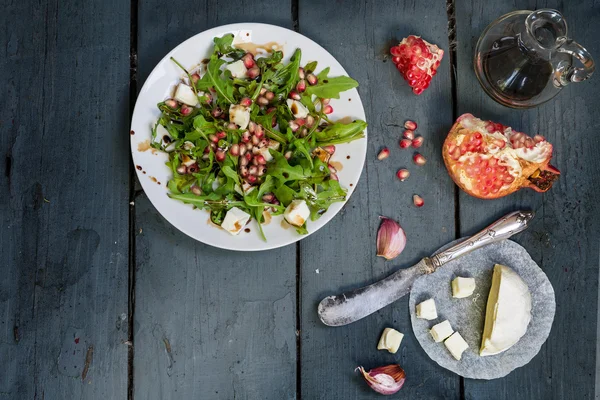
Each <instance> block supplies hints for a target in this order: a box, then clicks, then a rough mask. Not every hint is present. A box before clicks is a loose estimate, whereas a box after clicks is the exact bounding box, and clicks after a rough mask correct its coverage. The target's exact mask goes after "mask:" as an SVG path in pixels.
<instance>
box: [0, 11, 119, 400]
mask: <svg viewBox="0 0 600 400" xmlns="http://www.w3.org/2000/svg"><path fill="white" fill-rule="evenodd" d="M129 22H130V19H129V4H128V3H127V2H120V1H96V2H77V1H60V2H58V1H50V2H40V3H36V4H35V5H33V4H31V2H3V6H2V13H1V14H0V26H2V29H1V30H0V43H2V47H1V48H2V50H0V51H1V53H2V56H1V59H0V75H2V81H3V83H4V85H3V88H4V89H3V95H2V96H1V97H0V109H1V110H2V116H1V117H0V132H1V133H0V154H1V156H2V162H1V163H0V169H2V173H1V175H0V176H1V178H0V180H1V183H0V198H1V199H2V200H1V201H0V220H1V223H0V265H1V267H0V270H1V274H0V363H1V364H2V372H1V373H0V398H1V399H35V398H37V399H44V398H45V399H75V398H85V399H109V398H115V399H116V398H125V397H126V394H127V345H126V344H123V342H124V341H126V340H127V336H128V331H127V270H128V220H127V215H128V209H129V205H128V202H129V200H128V187H129V183H128V182H129V165H130V163H129V149H128V147H129V146H128V135H127V132H128V128H127V127H128V125H129V116H128V111H127V104H128V100H127V96H128V83H129V56H128V55H129ZM86 360H87V362H86Z"/></svg>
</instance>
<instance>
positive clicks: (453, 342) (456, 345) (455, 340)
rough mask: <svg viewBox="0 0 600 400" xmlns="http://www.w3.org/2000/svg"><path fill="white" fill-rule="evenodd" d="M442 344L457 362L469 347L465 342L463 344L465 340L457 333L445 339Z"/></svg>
mask: <svg viewBox="0 0 600 400" xmlns="http://www.w3.org/2000/svg"><path fill="white" fill-rule="evenodd" d="M444 344H445V345H446V348H447V349H448V350H449V351H450V353H451V354H452V356H453V357H454V358H456V359H457V360H460V359H461V357H462V353H463V352H464V351H465V350H466V349H468V348H469V345H468V344H467V342H465V339H463V337H462V336H460V333H458V332H454V333H453V334H452V336H450V337H449V338H448V339H446V341H445V342H444Z"/></svg>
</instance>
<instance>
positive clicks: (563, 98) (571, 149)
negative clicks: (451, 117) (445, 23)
mask: <svg viewBox="0 0 600 400" xmlns="http://www.w3.org/2000/svg"><path fill="white" fill-rule="evenodd" d="M536 8H557V9H559V10H560V11H562V12H563V13H564V15H565V18H566V19H567V22H568V24H569V28H570V36H572V37H573V38H575V39H576V40H577V41H579V42H580V43H582V44H583V45H584V46H586V47H587V49H588V50H589V51H590V52H591V53H592V54H593V55H595V56H596V59H598V57H599V55H600V44H599V43H598V40H597V38H598V36H599V35H600V28H599V26H600V14H599V12H598V11H599V10H598V6H597V4H595V3H594V1H581V2H577V3H576V4H575V3H569V2H556V1H547V2H546V1H545V2H542V3H540V2H533V1H517V2H516V3H514V2H513V3H509V2H501V3H498V2H493V3H490V2H480V1H466V0H457V1H456V16H457V31H458V48H457V53H458V58H457V60H458V108H459V113H464V112H470V113H472V114H474V115H476V116H479V117H481V118H484V119H492V120H495V121H498V122H501V123H503V124H506V125H511V126H513V127H514V128H515V129H517V130H519V131H523V132H526V133H528V134H531V135H534V134H537V133H539V134H541V135H544V136H546V137H547V138H548V140H549V141H550V142H552V143H553V144H554V149H555V150H554V159H553V164H554V165H556V166H557V167H558V168H559V169H560V170H561V171H562V174H561V177H560V180H559V181H558V182H557V183H556V184H555V185H554V187H553V188H552V189H551V190H550V191H549V192H547V193H546V194H543V195H541V194H537V193H535V192H533V191H531V190H527V189H524V190H522V191H520V192H517V193H516V194H513V195H511V196H510V197H506V198H503V199H500V200H495V201H483V200H477V199H474V198H471V197H469V196H468V195H466V194H464V193H461V195H460V210H461V212H460V221H461V233H463V234H469V233H472V232H474V231H475V230H476V229H477V228H479V227H480V226H481V225H482V224H484V223H485V222H488V221H490V220H492V219H494V217H496V216H500V215H501V214H503V213H504V212H506V211H508V210H513V209H517V208H529V209H533V210H535V211H536V212H537V216H536V218H535V220H534V222H533V226H532V228H530V229H529V230H527V231H526V232H524V233H522V234H520V235H519V236H517V237H516V241H517V242H519V243H521V244H522V245H523V246H525V248H527V249H528V251H529V252H530V254H531V255H532V257H533V258H534V260H536V261H537V262H538V264H539V265H540V266H541V267H542V269H544V271H545V272H546V274H548V277H549V278H550V281H551V282H552V284H553V286H554V290H555V292H556V303H557V310H556V317H555V321H554V325H553V329H552V332H551V334H550V337H549V339H548V341H547V343H546V344H545V345H544V346H543V347H542V349H541V351H540V354H538V355H537V356H536V357H535V358H534V359H533V360H532V361H531V363H530V364H528V365H527V366H525V367H523V368H520V369H517V370H516V371H514V372H513V373H511V374H510V375H508V376H507V377H505V378H502V379H498V380H495V381H492V382H483V381H473V380H467V381H466V382H465V394H466V398H467V399H482V398H496V399H514V398H527V399H550V398H564V399H591V398H593V396H594V379H595V373H594V372H595V367H596V360H595V357H596V351H595V349H596V335H597V333H596V330H597V328H596V325H597V303H598V253H599V248H598V231H599V230H600V218H599V216H600V206H599V200H600V196H599V192H598V186H599V185H600V178H599V176H600V174H599V172H600V168H599V167H598V164H597V160H598V154H599V152H600V142H599V141H598V137H597V131H598V119H597V116H596V115H595V113H597V109H598V107H597V104H596V103H597V99H596V97H597V95H596V94H597V92H598V90H599V88H600V80H598V77H597V76H595V77H593V78H592V79H591V80H590V81H588V82H585V83H581V84H573V85H570V86H568V87H567V88H566V89H564V90H563V91H562V93H560V94H559V95H558V97H556V98H555V99H553V100H552V101H550V102H548V103H547V104H544V105H542V106H540V107H538V108H535V109H532V110H527V111H520V110H512V109H509V108H505V107H502V106H500V105H498V104H496V103H494V102H493V101H492V100H491V99H490V98H488V97H487V96H486V95H485V93H484V92H483V89H482V88H481V87H480V86H479V83H478V82H477V80H476V78H475V74H474V72H473V68H472V57H473V49H474V46H475V43H476V41H477V39H478V37H479V35H480V33H481V32H482V31H483V29H485V27H486V26H487V25H488V24H489V23H490V22H492V21H493V20H494V19H495V18H497V17H499V16H501V15H503V14H505V13H507V12H510V11H513V10H515V9H530V10H532V9H536Z"/></svg>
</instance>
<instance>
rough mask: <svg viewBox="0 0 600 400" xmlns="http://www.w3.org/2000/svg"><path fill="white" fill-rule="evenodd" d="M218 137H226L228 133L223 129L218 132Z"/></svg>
mask: <svg viewBox="0 0 600 400" xmlns="http://www.w3.org/2000/svg"><path fill="white" fill-rule="evenodd" d="M217 137H218V138H219V139H225V138H226V137H227V134H226V133H225V132H223V131H221V132H218V133H217Z"/></svg>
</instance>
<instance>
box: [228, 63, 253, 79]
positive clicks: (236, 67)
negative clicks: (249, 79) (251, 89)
mask: <svg viewBox="0 0 600 400" xmlns="http://www.w3.org/2000/svg"><path fill="white" fill-rule="evenodd" d="M225 69H226V70H228V71H229V72H231V76H233V77H234V78H245V77H246V72H247V71H248V69H247V68H246V66H245V65H244V62H243V61H242V60H238V61H236V62H232V63H231V64H227V66H226V67H225Z"/></svg>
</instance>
